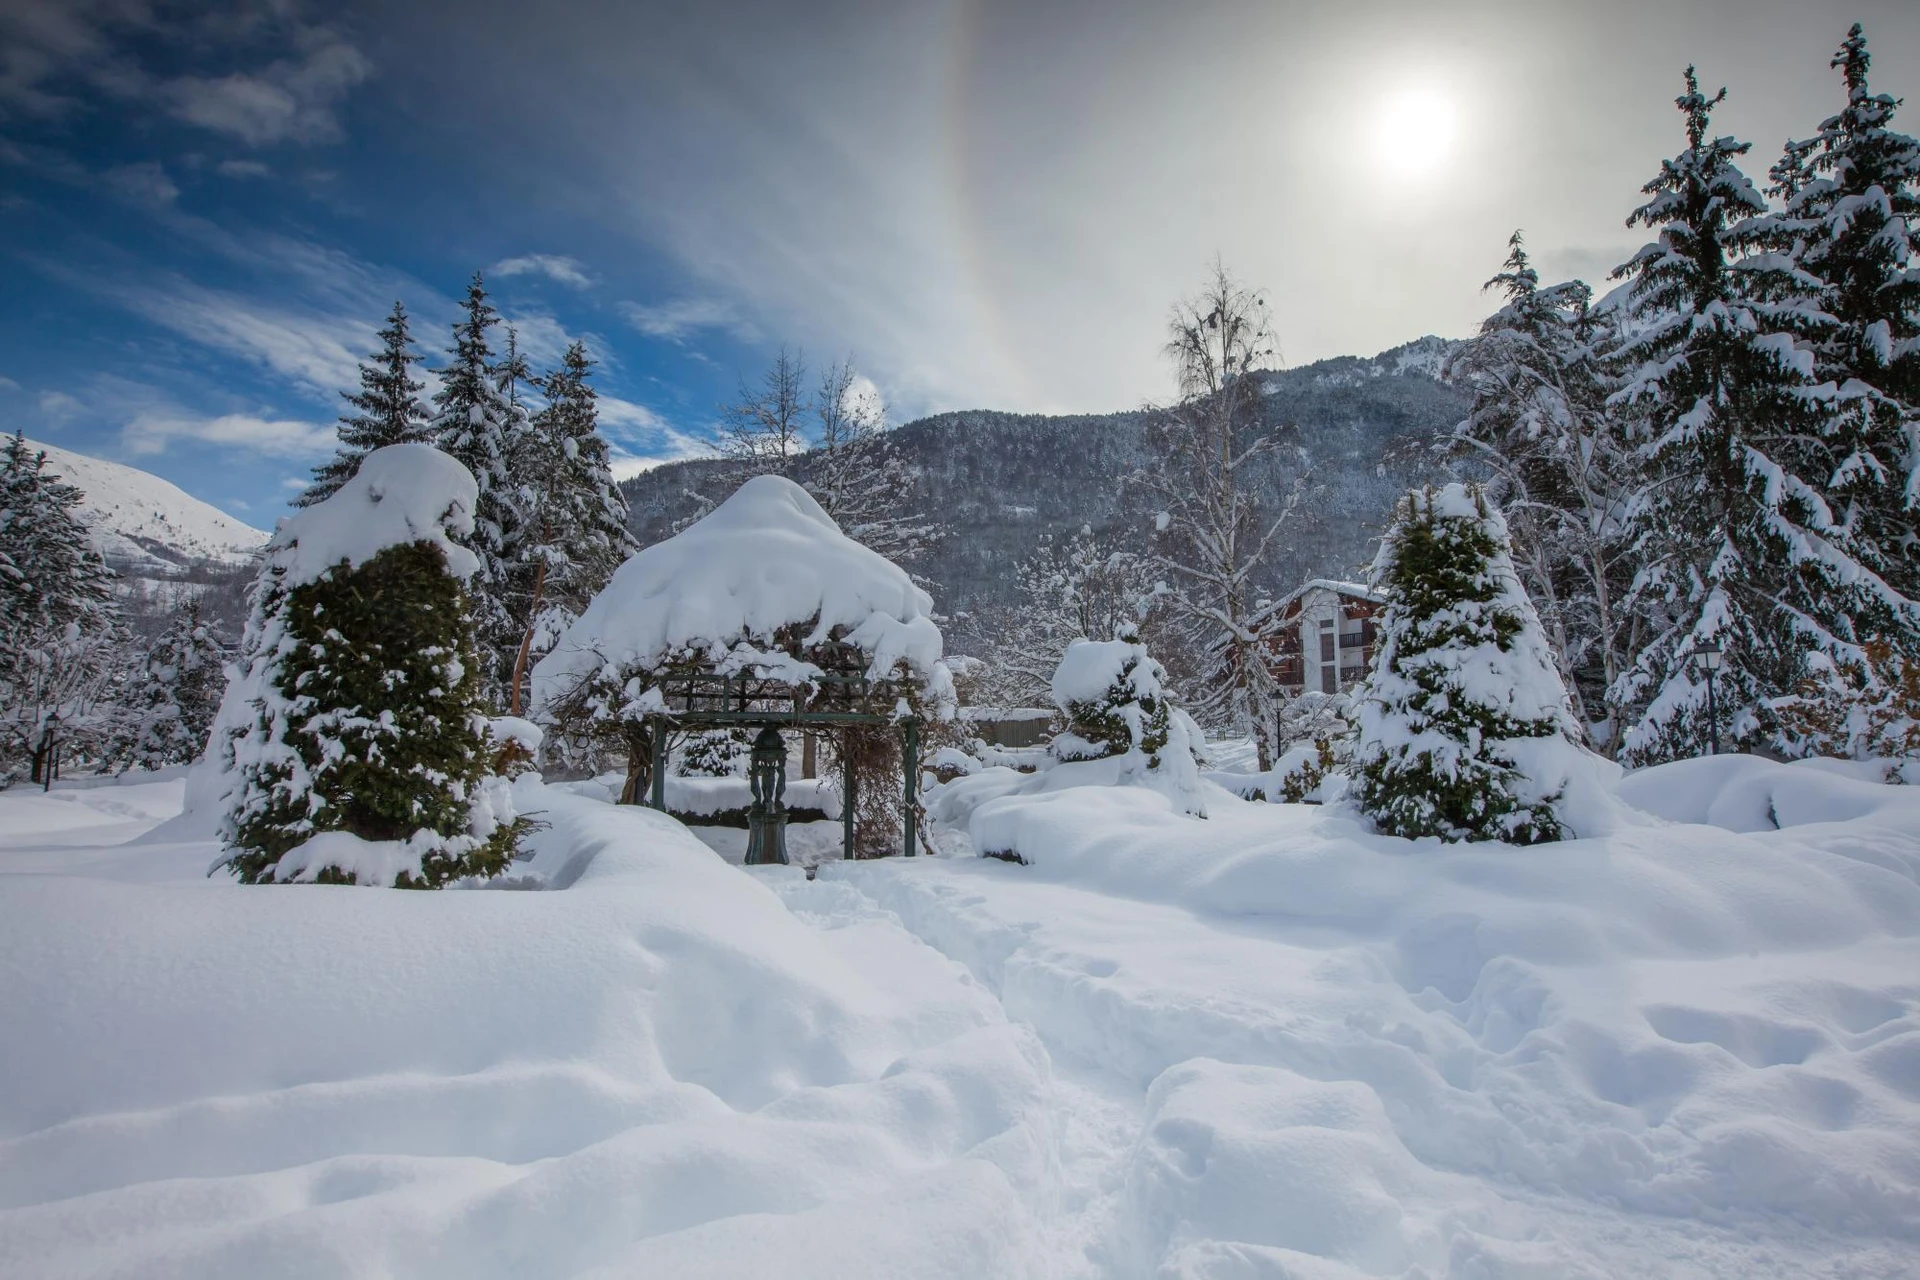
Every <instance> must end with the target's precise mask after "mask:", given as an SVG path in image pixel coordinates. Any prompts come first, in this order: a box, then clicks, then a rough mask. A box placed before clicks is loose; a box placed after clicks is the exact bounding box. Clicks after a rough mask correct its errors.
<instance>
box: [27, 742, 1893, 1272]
mask: <svg viewBox="0 0 1920 1280" xmlns="http://www.w3.org/2000/svg"><path fill="white" fill-rule="evenodd" d="M1102 770H1105V771H1106V772H1104V773H1103V772H1102ZM1113 774H1114V762H1113V761H1111V760H1103V761H1090V762H1084V763H1077V764H1061V765H1058V766H1056V767H1055V768H1053V769H1050V770H1047V771H1045V772H1044V773H1042V774H1037V775H1020V774H1015V773H1013V772H1012V771H1011V770H1006V769H993V768H988V769H982V770H980V771H978V772H977V773H974V774H972V775H970V776H967V777H963V778H960V779H958V780H956V781H954V782H952V783H948V784H943V785H941V786H938V787H934V788H932V789H931V790H930V792H929V795H928V806H929V810H930V812H932V813H933V815H934V816H935V818H936V819H938V820H939V821H940V824H941V825H939V826H938V827H937V828H936V836H937V843H938V844H939V845H940V847H942V848H945V849H948V850H949V851H951V852H954V853H963V852H965V851H967V850H968V849H969V848H971V849H974V850H984V849H988V848H998V849H1004V850H1008V851H1012V852H1017V853H1019V854H1020V855H1021V856H1023V857H1024V858H1025V859H1026V860H1027V861H1028V863H1029V865H1026V866H1015V865H1009V864H1006V863H1003V862H999V861H994V860H988V859H977V858H969V857H954V856H948V857H931V858H928V857H922V858H917V859H913V860H911V861H909V860H905V859H898V858H896V859H888V860H885V861H880V862H861V863H845V862H840V861H837V860H827V861H823V862H821V863H820V865H819V866H818V868H817V879H815V880H812V881H809V880H807V879H806V878H805V875H804V873H803V871H802V870H801V869H800V868H799V867H762V868H741V867H737V866H732V865H729V864H728V862H727V861H726V860H725V859H723V858H722V857H717V856H715V854H714V853H713V852H712V851H711V850H710V849H709V848H707V847H706V846H705V845H703V844H702V843H701V842H700V841H699V840H697V839H696V838H694V837H693V836H692V835H691V834H690V833H689V832H688V831H687V830H686V829H685V828H684V827H682V826H681V825H680V824H678V823H676V822H674V821H673V820H671V819H670V818H667V817H665V816H663V815H660V814H656V813H653V812H651V811H648V810H645V809H642V808H637V807H616V806H613V805H609V804H606V803H604V802H603V801H601V800H599V799H595V798H593V796H594V795H595V794H603V793H604V792H605V786H604V785H601V784H599V783H596V784H591V785H589V784H567V785H566V786H545V785H542V784H541V783H540V782H539V781H538V779H537V778H536V777H533V776H531V775H529V776H527V777H523V778H521V779H520V780H518V781H517V782H516V783H515V784H514V785H515V793H516V794H515V802H516V807H517V808H518V809H519V810H520V811H521V812H526V813H535V814H538V815H539V816H540V818H541V821H542V822H543V823H544V824H545V825H544V827H543V828H542V829H541V830H539V831H537V832H535V833H534V834H533V835H532V836H531V837H530V841H529V842H530V851H531V856H530V857H529V858H528V859H527V860H526V861H524V862H521V863H518V864H516V865H515V867H514V868H513V869H512V870H510V871H509V872H508V874H507V876H506V877H504V878H503V881H504V883H499V884H498V885H497V887H495V888H488V889H482V888H469V889H450V890H447V891H443V892H439V893H419V892H402V891H392V890H377V889H364V888H362V889H351V888H345V887H333V886H324V885H318V886H316V885H299V886H264V887H246V886H241V885H237V884H234V883H232V882H231V881H230V880H228V879H227V878H225V877H214V878H212V879H208V878H206V877H205V876H204V874H203V872H204V868H205V866H206V863H207V861H208V860H209V859H210V858H211V857H212V856H213V854H214V853H216V852H217V848H216V846H214V845H213V844H211V843H210V842H209V841H208V840H207V839H206V838H205V837H204V836H203V835H198V834H196V833H194V832H193V831H192V830H191V828H190V827H187V826H184V825H182V824H179V823H167V822H164V821H163V819H165V818H166V817H167V816H168V815H169V814H170V813H172V812H175V811H177V809H178V806H179V803H180V796H181V782H180V779H179V777H178V775H177V773H176V774H172V775H166V776H162V777H158V778H153V779H146V780H139V775H129V777H128V779H126V780H123V781H124V782H125V783H126V785H117V786H90V787H81V786H75V785H72V784H69V783H62V784H59V785H57V786H56V788H55V789H54V790H53V791H52V792H50V793H47V794H45V795H43V794H41V793H39V792H37V791H35V792H27V791H23V790H20V789H15V790H13V791H9V792H6V793H0V971H4V972H5V973H7V974H8V975H9V981H8V982H6V983H5V984H0V1026H4V1027H5V1028H6V1029H7V1032H6V1034H5V1035H4V1036H0V1080H5V1081H6V1088H5V1089H4V1090H0V1274H7V1275H34V1276H39V1275H89V1276H139V1277H143V1278H144V1277H164V1276H182V1277H185V1276H192V1277H196V1278H199V1277H215V1278H217V1277H226V1276H233V1277H252V1276H258V1275H268V1274H271V1275H276V1276H279V1275H284V1276H323V1275H397V1276H459V1277H463V1278H466V1277H476V1278H480V1280H484V1278H486V1277H492V1276H509V1275H541V1276H555V1277H564V1276H581V1275H660V1276H669V1275H675V1276H677V1275H698V1276H727V1277H731V1276H740V1277H749V1276H753V1277H757V1276H781V1277H787V1276H801V1277H808V1276H821V1277H827V1276H835V1277H840V1276H889V1277H890V1276H918V1277H955V1278H959V1277H975V1276H994V1277H1001V1276H1006V1277H1059V1278H1061V1280H1077V1278H1081V1277H1115V1278H1126V1280H1133V1278H1136V1277H1140V1278H1144V1277H1152V1276H1159V1277H1182V1278H1183V1280H1201V1278H1212V1280H1226V1278H1228V1277H1252V1276H1266V1277H1294V1278H1306V1280H1334V1278H1339V1280H1354V1278H1355V1277H1362V1276H1390V1277H1398V1278H1399V1280H1416V1278H1420V1280H1439V1278H1440V1277H1458V1278H1459V1280H1537V1278H1540V1277H1555V1278H1560V1277H1571V1278H1574V1280H1605V1278H1610V1277H1617V1276H1623V1275H1626V1276H1631V1275H1644V1276H1689V1277H1694V1276H1698V1277H1727V1278H1729V1280H1733V1278H1736V1277H1737V1278H1739V1280H1752V1278H1756V1277H1805V1276H1825V1277H1840V1276H1850V1277H1880V1278H1891V1277H1898V1276H1905V1275H1911V1274H1913V1264H1912V1263H1913V1258H1914V1256H1915V1249H1916V1247H1917V1246H1920V788H1910V787H1901V786H1889V785H1885V784H1882V783H1879V782H1876V781H1874V780H1873V777H1874V775H1873V774H1872V772H1871V771H1870V770H1869V769H1868V768H1867V767H1866V766H1861V765H1855V764H1848V763H1841V762H1808V763H1801V764H1795V765H1780V764H1775V763H1772V762H1769V761H1763V760H1757V759H1752V758H1747V757H1720V758H1717V759H1708V760H1693V761H1686V762H1682V763H1680V764H1674V765H1667V766H1662V767H1660V768H1656V769H1649V770H1645V771H1642V772H1639V773H1635V774H1631V775H1628V776H1627V777H1626V778H1625V779H1624V781H1621V782H1619V783H1617V784H1616V785H1617V791H1618V801H1619V802H1620V803H1622V804H1623V805H1628V806H1632V809H1633V812H1634V814H1635V817H1634V820H1633V821H1631V822H1625V821H1623V822H1622V823H1620V824H1619V825H1618V826H1617V827H1616V828H1614V829H1613V830H1611V831H1610V833H1609V834H1607V835H1605V836H1604V837H1600V838H1592V839H1579V840H1569V841H1565V842H1561V843H1558V844H1549V845H1541V846H1534V847H1531V848H1527V849H1514V848H1511V847H1507V846H1503V845H1500V844H1496V843H1483V844H1476V845H1447V844H1442V843H1440V842H1439V841H1436V840H1424V841H1418V842H1412V841H1404V840H1396V839H1391V838H1387V837H1382V836H1378V835H1374V834H1371V833H1370V831H1369V830H1368V828H1367V826H1366V824H1365V823H1364V822H1363V821H1362V820H1361V819H1360V818H1359V817H1358V816H1357V815H1356V814H1354V813H1352V812H1351V811H1349V810H1347V809H1345V808H1343V807H1342V806H1341V805H1340V804H1338V803H1333V804H1328V805H1324V806H1303V805H1286V804H1260V803H1247V802H1243V801H1241V800H1238V799H1236V798H1234V797H1232V796H1230V795H1228V794H1227V793H1225V792H1224V791H1220V790H1219V789H1217V788H1210V789H1209V794H1208V796H1207V801H1208V813H1209V817H1208V819H1207V820H1206V821H1195V820H1193V819H1191V818H1188V817H1185V816H1183V815H1182V814H1181V813H1179V812H1178V811H1177V810H1176V808H1175V807H1174V806H1173V805H1172V804H1171V803H1170V802H1169V800H1168V799H1167V797H1165V796H1163V795H1161V794H1159V793H1158V792H1155V791H1153V790H1151V789H1148V788H1144V787H1138V786H1116V785H1112V784H1113V783H1114V782H1115V781H1116V780H1117V779H1116V777H1115V776H1113ZM996 788H997V792H996V791H995V789H996ZM985 792H995V793H994V794H985ZM963 793H964V794H965V795H966V796H967V797H968V803H966V804H961V803H958V802H957V801H958V799H959V797H960V796H961V795H962V794H963ZM1769 813H1771V814H1772V815H1773V817H1772V818H1771V819H1770V818H1769V817H1768V814H1769ZM1776 821H1777V824H1778V825H1777V826H1776V825H1775V823H1776ZM156 823H159V824H160V825H159V826H155V825H154V824H156ZM142 832H144V833H145V834H141V833H142ZM513 890H520V891H518V892H515V891H513Z"/></svg>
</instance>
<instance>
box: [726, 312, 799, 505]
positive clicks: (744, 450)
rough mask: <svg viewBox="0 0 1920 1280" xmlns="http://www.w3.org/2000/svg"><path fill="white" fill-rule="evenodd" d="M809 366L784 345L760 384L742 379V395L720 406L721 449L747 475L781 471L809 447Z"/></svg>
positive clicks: (794, 351) (785, 470)
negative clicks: (807, 381)
mask: <svg viewBox="0 0 1920 1280" xmlns="http://www.w3.org/2000/svg"><path fill="white" fill-rule="evenodd" d="M806 377H807V365H806V360H805V358H804V357H803V355H802V353H801V352H799V351H797V350H791V349H789V348H788V347H787V346H786V345H785V344H782V345H781V347H780V354H778V355H777V356H775V357H774V360H773V363H772V364H771V365H769V366H768V368H767V371H766V372H765V373H763V374H761V375H760V384H759V385H758V386H753V385H750V384H749V383H748V382H747V380H746V379H745V378H742V379H741V380H740V398H739V400H738V401H737V402H735V403H733V404H730V405H724V406H722V408H721V410H720V452H721V453H722V454H724V455H725V456H726V457H728V458H731V459H732V460H733V461H734V462H735V463H737V464H739V466H740V468H741V469H742V470H743V471H744V472H745V473H746V475H745V476H743V477H742V478H743V479H744V478H746V476H756V475H764V474H766V473H768V472H774V473H777V474H780V475H785V474H787V472H788V471H789V470H790V469H791V468H792V466H793V463H794V460H795V459H796V458H798V457H799V456H800V455H801V454H802V453H804V452H805V451H806V448H807V435H806V433H807V423H808V418H809V416H810V415H809V413H808V405H807V393H806Z"/></svg>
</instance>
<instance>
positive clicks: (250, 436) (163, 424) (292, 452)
mask: <svg viewBox="0 0 1920 1280" xmlns="http://www.w3.org/2000/svg"><path fill="white" fill-rule="evenodd" d="M120 440H121V443H122V444H123V445H124V446H125V447H126V449H127V452H129V453H131V454H135V455H142V454H155V453H163V452H165V451H166V449H167V446H168V445H170V444H172V443H173V442H174V441H175V440H199V441H204V442H205V443H208V444H219V445H230V446H234V447H238V448H244V449H246V450H248V451H249V452H253V453H263V454H271V455H274V456H277V457H311V456H314V455H316V454H321V453H324V452H326V451H327V450H329V449H331V448H333V445H334V441H335V435H334V429H333V427H331V426H321V425H318V424H315V423H311V422H294V421H288V420H285V419H279V420H275V419H268V418H259V417H255V416H253V415H252V414H245V413H227V414H222V415H220V416H219V417H215V418H207V417H200V416H197V415H193V414H188V413H185V412H181V411H178V410H169V409H149V410H145V411H142V412H141V413H139V414H137V415H136V416H135V417H134V419H133V421H131V422H129V423H128V424H127V425H126V426H125V427H124V428H122V429H121V432H120Z"/></svg>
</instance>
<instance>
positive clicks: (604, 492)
mask: <svg viewBox="0 0 1920 1280" xmlns="http://www.w3.org/2000/svg"><path fill="white" fill-rule="evenodd" d="M592 373H593V361H592V359H590V358H589V357H588V355H587V350H586V347H585V346H584V345H583V344H581V343H579V342H575V343H573V344H572V345H571V346H569V347H568V348H567V352H566V355H565V356H564V357H563V359H562V361H561V364H560V367H559V368H558V369H555V370H554V371H553V372H551V373H550V374H548V375H547V376H546V377H545V378H544V379H541V380H540V382H539V387H540V390H541V391H542V393H543V394H544V395H545V397H546V404H545V406H544V407H542V408H541V409H540V410H539V411H538V412H536V413H534V414H533V415H532V417H531V419H530V420H529V421H528V423H527V429H526V431H525V432H524V433H523V435H522V437H521V440H520V448H519V450H518V453H517V455H516V470H517V472H518V473H519V476H520V484H519V489H520V495H521V497H520V505H521V510H522V513H523V516H524V523H523V525H522V537H521V539H520V541H519V542H518V544H517V545H516V546H515V547H514V549H513V562H512V565H511V568H510V571H509V578H508V584H509V586H508V592H507V599H508V603H509V606H510V608H511V610H512V613H513V616H514V618H515V619H516V625H517V626H518V629H519V633H520V634H519V639H518V641H517V643H516V645H515V655H514V660H513V670H512V675H511V686H510V694H509V709H510V710H511V711H512V712H513V713H514V714H516V715H517V714H519V709H520V706H521V699H522V696H523V694H524V684H525V679H526V674H527V671H528V669H529V666H530V664H531V662H532V660H533V659H534V658H535V657H536V656H538V655H539V654H541V653H544V652H546V651H547V650H548V649H549V648H551V647H552V646H553V644H554V642H555V641H556V640H557V639H558V638H559V637H560V635H561V634H562V633H563V632H565V631H566V629H567V628H568V627H569V626H571V625H572V624H573V621H574V619H576V618H578V617H579V616H580V612H581V610H583V609H585V608H586V607H587V602H588V601H590V600H592V599H593V597H594V595H595V593H597V592H598V591H599V590H600V588H602V587H604V586H605V585H606V584H607V580H608V579H609V578H611V577H612V576H613V571H614V570H615V569H617V568H619V567H620V565H621V564H622V563H623V562H624V561H625V560H626V558H627V557H628V556H629V555H631V554H632V553H633V552H634V551H635V550H636V549H637V544H636V543H635V542H634V539H633V535H632V534H631V533H630V532H628V530H627V504H626V501H625V499H623V498H622V497H621V496H620V491H619V490H618V489H617V488H616V487H615V486H614V482H613V472H612V469H611V468H610V466H609V465H608V461H607V442H606V440H605V439H604V438H603V437H602V436H601V435H600V430H599V424H600V419H599V409H598V407H597V404H596V397H595V394H594V390H593V387H592V386H591V385H590V384H589V383H588V381H587V379H588V378H589V377H590V376H591V375H592Z"/></svg>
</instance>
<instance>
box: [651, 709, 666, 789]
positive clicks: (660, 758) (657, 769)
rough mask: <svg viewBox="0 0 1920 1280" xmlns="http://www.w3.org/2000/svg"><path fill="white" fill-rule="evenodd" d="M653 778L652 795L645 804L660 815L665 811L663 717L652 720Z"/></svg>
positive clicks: (664, 726)
mask: <svg viewBox="0 0 1920 1280" xmlns="http://www.w3.org/2000/svg"><path fill="white" fill-rule="evenodd" d="M652 749H653V777H652V778H651V779H649V781H650V782H651V783H652V786H651V787H650V788H649V789H650V790H651V791H652V795H651V796H650V797H649V798H648V800H647V803H648V804H649V805H650V806H652V807H653V808H655V809H658V810H659V811H660V812H661V813H665V812H666V811H667V721H666V717H665V716H655V717H654V718H653V743H652Z"/></svg>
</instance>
